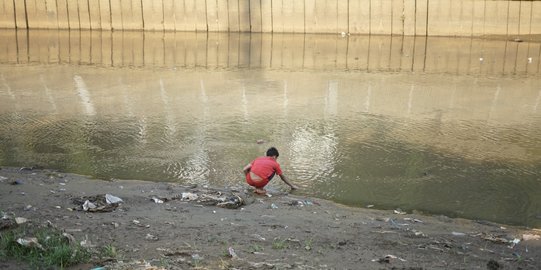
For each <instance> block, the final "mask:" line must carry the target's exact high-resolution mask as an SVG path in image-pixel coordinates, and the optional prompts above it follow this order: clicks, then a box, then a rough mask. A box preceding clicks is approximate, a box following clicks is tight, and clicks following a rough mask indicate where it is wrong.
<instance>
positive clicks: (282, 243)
mask: <svg viewBox="0 0 541 270" xmlns="http://www.w3.org/2000/svg"><path fill="white" fill-rule="evenodd" d="M272 248H273V249H285V248H289V245H288V244H287V240H281V239H280V238H276V239H274V242H272Z"/></svg>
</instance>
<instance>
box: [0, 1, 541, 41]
mask: <svg viewBox="0 0 541 270" xmlns="http://www.w3.org/2000/svg"><path fill="white" fill-rule="evenodd" d="M0 28H8V29H9V28H18V29H26V28H29V29H92V30H148V31H198V32H201V31H203V32H205V31H210V32H224V31H229V32H264V33H266V32H274V33H342V32H344V33H350V34H381V35H420V36H424V35H428V36H482V35H508V36H519V35H520V36H526V35H533V34H541V1H505V0H502V1H491V0H439V1H429V0H348V1H343V0H321V1H319V0H288V1H283V0H209V1H197V0H175V1H173V0H123V1H121V0H96V1H88V0H48V1H36V0H28V1H25V0H0Z"/></svg>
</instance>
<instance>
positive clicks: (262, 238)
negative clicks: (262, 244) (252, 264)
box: [252, 233, 266, 241]
mask: <svg viewBox="0 0 541 270" xmlns="http://www.w3.org/2000/svg"><path fill="white" fill-rule="evenodd" d="M252 236H253V237H255V238H257V240H259V241H265V240H266V239H265V237H263V236H261V235H259V234H255V233H254V234H252Z"/></svg>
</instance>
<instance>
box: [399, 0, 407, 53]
mask: <svg viewBox="0 0 541 270" xmlns="http://www.w3.org/2000/svg"><path fill="white" fill-rule="evenodd" d="M400 20H401V21H402V40H403V39H404V34H405V33H406V0H402V15H401V16H400ZM403 47H404V42H402V48H403ZM400 60H401V61H402V58H400Z"/></svg>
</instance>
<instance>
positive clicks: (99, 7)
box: [98, 0, 103, 39]
mask: <svg viewBox="0 0 541 270" xmlns="http://www.w3.org/2000/svg"><path fill="white" fill-rule="evenodd" d="M98 10H99V18H98V19H99V20H100V22H99V28H98V29H100V30H103V26H102V25H101V1H99V0H98ZM100 39H101V35H100Z"/></svg>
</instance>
